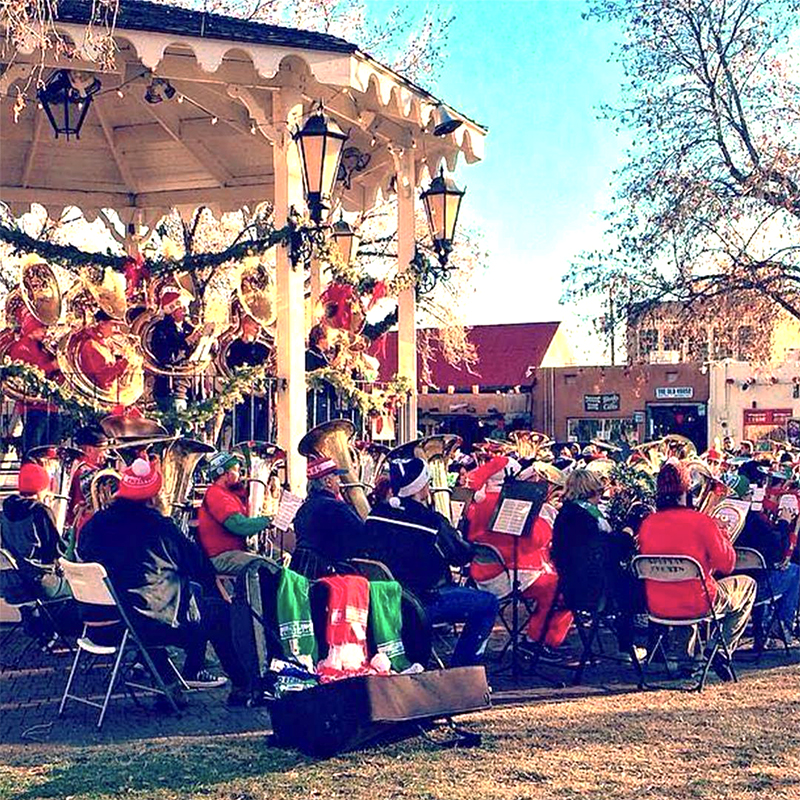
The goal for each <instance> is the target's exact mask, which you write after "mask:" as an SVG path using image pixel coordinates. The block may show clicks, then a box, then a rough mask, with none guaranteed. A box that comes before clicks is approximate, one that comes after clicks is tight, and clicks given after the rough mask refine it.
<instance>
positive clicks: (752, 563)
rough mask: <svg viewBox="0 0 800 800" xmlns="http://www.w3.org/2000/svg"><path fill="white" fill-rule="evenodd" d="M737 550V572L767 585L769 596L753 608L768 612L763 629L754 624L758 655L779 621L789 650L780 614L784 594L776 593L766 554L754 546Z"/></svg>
mask: <svg viewBox="0 0 800 800" xmlns="http://www.w3.org/2000/svg"><path fill="white" fill-rule="evenodd" d="M735 550H736V566H735V567H734V571H735V572H747V573H749V574H750V575H752V577H753V578H754V579H755V581H756V583H758V584H759V585H762V582H763V585H764V586H766V587H767V596H766V597H765V598H764V599H763V600H759V601H757V602H756V603H754V605H753V609H754V610H755V609H756V608H759V607H761V608H765V609H766V614H765V615H764V620H763V627H762V630H761V631H759V630H755V625H754V641H755V650H756V653H757V657H759V658H760V657H761V653H762V652H763V650H764V646H765V645H766V643H767V641H768V640H769V638H770V634H771V631H772V626H773V625H774V624H775V623H776V622H777V623H778V624H777V628H778V638H779V639H780V640H781V641H782V642H783V647H784V649H785V650H786V652H787V653H788V652H789V641H788V638H787V636H786V628H785V627H784V624H783V621H782V620H781V618H780V617H779V616H778V600H780V599H781V597H783V595H782V594H780V593H779V594H775V592H774V590H773V588H772V574H771V573H772V570H770V569H769V568H768V567H767V562H766V561H765V560H764V556H763V555H762V554H761V553H759V552H758V550H755V549H753V548H752V547H737V548H735Z"/></svg>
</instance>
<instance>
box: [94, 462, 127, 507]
mask: <svg viewBox="0 0 800 800" xmlns="http://www.w3.org/2000/svg"><path fill="white" fill-rule="evenodd" d="M121 480H122V475H120V474H119V472H117V471H116V470H115V469H100V470H98V471H97V472H95V474H94V475H93V476H92V482H91V483H90V484H89V500H90V502H91V506H92V512H96V511H102V510H103V509H104V508H108V506H109V505H110V504H111V501H112V500H113V499H114V495H115V494H116V493H117V490H118V489H119V484H120V481H121Z"/></svg>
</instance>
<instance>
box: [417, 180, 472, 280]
mask: <svg viewBox="0 0 800 800" xmlns="http://www.w3.org/2000/svg"><path fill="white" fill-rule="evenodd" d="M465 194H466V189H459V188H458V186H456V183H455V181H454V180H453V179H452V178H450V177H445V174H444V167H442V168H441V170H440V171H439V174H438V175H437V176H436V177H435V178H434V179H433V180H432V181H431V185H430V186H429V187H428V188H427V189H426V190H425V191H424V192H423V193H422V202H423V203H424V204H425V215H426V216H427V218H428V229H429V230H430V234H431V239H432V240H433V247H434V250H436V254H437V255H438V256H439V263H440V264H441V265H442V267H443V268H444V267H445V266H446V265H447V259H448V257H449V256H450V253H451V251H452V249H453V237H454V236H455V232H456V223H457V222H458V212H459V209H460V208H461V200H462V199H463V197H464V195H465Z"/></svg>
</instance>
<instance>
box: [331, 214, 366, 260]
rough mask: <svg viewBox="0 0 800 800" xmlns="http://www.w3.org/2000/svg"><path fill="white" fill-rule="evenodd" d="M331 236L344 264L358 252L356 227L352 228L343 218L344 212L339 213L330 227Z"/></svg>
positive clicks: (359, 237) (358, 237)
mask: <svg viewBox="0 0 800 800" xmlns="http://www.w3.org/2000/svg"><path fill="white" fill-rule="evenodd" d="M331 236H332V237H333V241H334V243H335V244H336V246H337V247H338V248H339V252H340V253H341V254H342V260H343V261H344V263H345V264H350V262H351V261H352V259H353V256H354V255H355V254H356V253H357V252H358V243H359V241H360V240H361V236H360V235H359V233H358V231H357V230H356V228H354V227H353V226H352V225H351V224H350V223H349V222H347V220H346V219H345V218H344V214H340V215H339V219H338V220H336V222H334V223H333V226H332V227H331Z"/></svg>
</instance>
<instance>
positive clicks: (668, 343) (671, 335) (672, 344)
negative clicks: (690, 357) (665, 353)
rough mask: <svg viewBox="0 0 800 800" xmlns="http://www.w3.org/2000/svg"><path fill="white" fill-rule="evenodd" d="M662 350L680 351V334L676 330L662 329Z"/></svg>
mask: <svg viewBox="0 0 800 800" xmlns="http://www.w3.org/2000/svg"><path fill="white" fill-rule="evenodd" d="M662 349H663V350H680V349H681V332H680V330H679V329H678V328H664V347H663V348H662Z"/></svg>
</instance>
